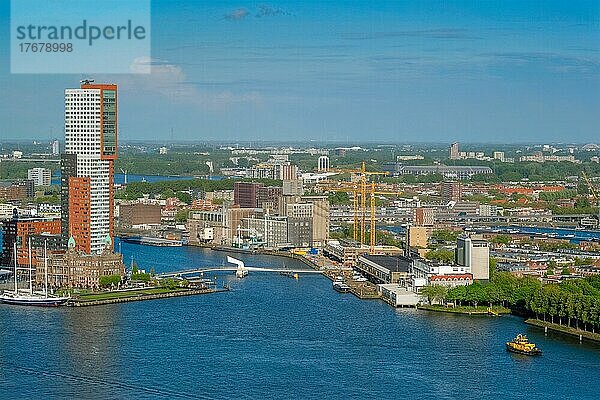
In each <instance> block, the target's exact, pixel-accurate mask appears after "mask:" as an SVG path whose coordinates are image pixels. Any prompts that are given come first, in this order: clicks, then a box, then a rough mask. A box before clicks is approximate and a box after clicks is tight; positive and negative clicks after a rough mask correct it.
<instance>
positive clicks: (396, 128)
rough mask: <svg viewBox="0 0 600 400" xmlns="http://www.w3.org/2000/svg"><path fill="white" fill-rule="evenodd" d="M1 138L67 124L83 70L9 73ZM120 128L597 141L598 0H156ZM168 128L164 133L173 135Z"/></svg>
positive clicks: (1, 40)
mask: <svg viewBox="0 0 600 400" xmlns="http://www.w3.org/2000/svg"><path fill="white" fill-rule="evenodd" d="M7 3H8V2H5V1H4V2H2V4H1V5H0V26H2V28H1V29H2V30H1V31H0V87H1V88H2V94H3V95H2V96H0V140H7V139H11V138H49V137H51V136H59V137H61V136H62V124H63V102H62V96H63V89H64V88H65V87H75V86H76V85H77V84H78V81H79V80H80V79H81V78H82V77H83V76H81V75H66V74H65V75H63V74H55V75H11V74H10V68H9V67H10V59H9V39H8V38H9V8H8V4H7ZM151 62H152V68H153V73H152V74H150V75H97V76H94V77H93V78H95V79H96V81H99V80H103V81H111V82H116V83H117V84H119V85H120V116H119V123H120V135H121V138H122V139H125V140H127V139H130V140H131V139H156V140H163V138H168V137H169V136H170V134H169V132H170V129H171V128H173V130H174V136H175V138H176V139H180V140H184V139H185V140H332V141H348V142H360V141H381V142H411V141H430V142H434V141H443V142H450V141H453V140H460V141H463V142H493V143H508V142H518V141H527V142H550V141H563V142H564V141H571V142H591V141H596V142H598V141H599V140H598V137H600V135H599V132H598V127H599V126H600V112H599V110H600V2H599V1H587V2H585V1H582V2H577V1H575V2H571V1H565V2H553V1H535V2H526V1H502V2H494V1H454V2H453V1H442V2H435V1H418V0H417V1H390V2H377V1H343V2H342V1H301V2H287V1H285V2H284V1H278V2H273V3H268V2H244V1H242V2H200V1H187V2H185V1H166V0H153V1H152V61H151ZM164 140H165V141H167V140H166V139H164Z"/></svg>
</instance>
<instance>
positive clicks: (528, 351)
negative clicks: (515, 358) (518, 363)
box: [506, 334, 542, 356]
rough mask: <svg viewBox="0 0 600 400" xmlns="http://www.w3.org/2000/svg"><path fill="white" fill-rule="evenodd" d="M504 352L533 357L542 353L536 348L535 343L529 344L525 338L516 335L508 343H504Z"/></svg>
mask: <svg viewBox="0 0 600 400" xmlns="http://www.w3.org/2000/svg"><path fill="white" fill-rule="evenodd" d="M506 350H507V351H510V352H511V353H518V354H525V355H528V356H535V355H540V354H542V351H541V350H540V349H539V348H537V347H536V345H535V343H530V342H529V339H527V336H525V335H522V334H518V335H517V337H516V338H514V339H513V340H512V341H510V342H506Z"/></svg>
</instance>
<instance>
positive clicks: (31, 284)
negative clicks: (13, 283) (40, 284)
mask: <svg viewBox="0 0 600 400" xmlns="http://www.w3.org/2000/svg"><path fill="white" fill-rule="evenodd" d="M28 244H29V293H30V294H33V280H32V276H31V269H32V265H31V238H29V243H28Z"/></svg>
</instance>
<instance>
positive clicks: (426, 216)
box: [413, 207, 435, 226]
mask: <svg viewBox="0 0 600 400" xmlns="http://www.w3.org/2000/svg"><path fill="white" fill-rule="evenodd" d="M434 212H435V210H434V209H433V208H426V207H415V208H414V212H413V223H414V224H415V226H433V224H434V223H435V214H434Z"/></svg>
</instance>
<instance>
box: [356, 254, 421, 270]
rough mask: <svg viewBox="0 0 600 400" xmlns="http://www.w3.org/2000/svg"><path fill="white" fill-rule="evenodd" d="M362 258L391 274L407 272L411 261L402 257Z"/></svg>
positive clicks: (366, 255)
mask: <svg viewBox="0 0 600 400" xmlns="http://www.w3.org/2000/svg"><path fill="white" fill-rule="evenodd" d="M362 258H364V259H366V260H368V261H371V262H373V263H375V264H377V265H379V266H381V267H383V268H385V269H387V270H389V271H391V272H408V271H409V268H410V264H411V260H410V259H409V258H406V257H404V256H397V257H395V256H377V255H368V254H365V255H363V256H362Z"/></svg>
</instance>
